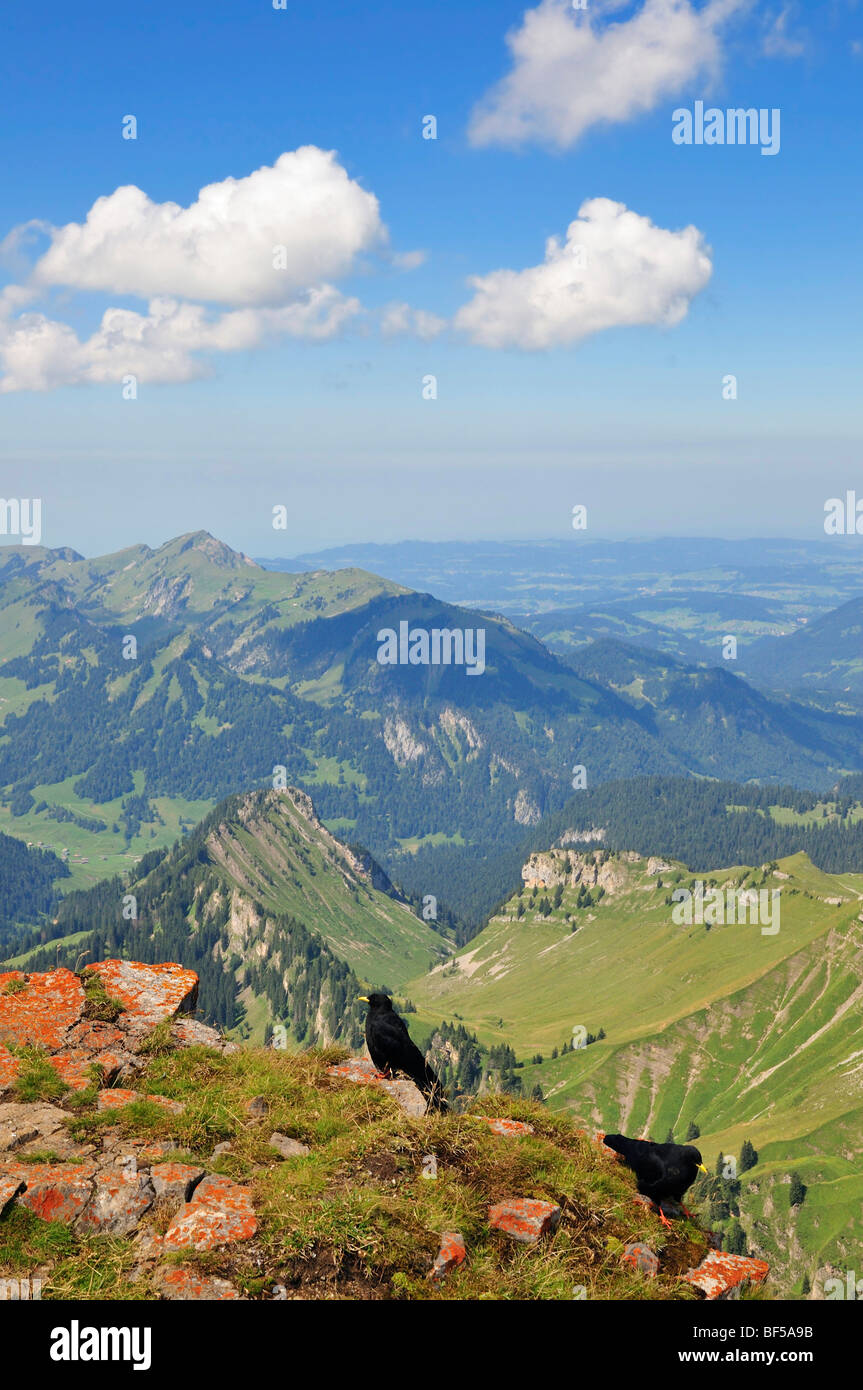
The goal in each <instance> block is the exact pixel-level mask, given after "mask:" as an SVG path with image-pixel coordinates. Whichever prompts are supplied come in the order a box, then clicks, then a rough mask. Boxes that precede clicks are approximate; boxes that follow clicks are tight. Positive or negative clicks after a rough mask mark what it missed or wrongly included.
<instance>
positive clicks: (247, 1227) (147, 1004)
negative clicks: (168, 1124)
mask: <svg viewBox="0 0 863 1390" xmlns="http://www.w3.org/2000/svg"><path fill="white" fill-rule="evenodd" d="M197 996H198V977H197V975H196V974H195V973H194V972H193V971H191V970H186V969H184V968H183V967H182V966H179V965H173V964H168V965H142V964H139V963H137V962H134V961H123V960H108V961H102V962H101V963H100V964H98V965H90V966H88V967H87V969H86V970H84V971H82V973H81V974H80V975H76V974H73V973H72V971H70V970H52V971H48V972H47V973H45V974H25V973H23V972H21V971H8V972H6V973H4V974H0V1217H2V1216H3V1215H4V1213H8V1211H9V1210H10V1209H11V1207H12V1206H13V1204H17V1205H19V1206H21V1207H22V1208H24V1209H25V1210H27V1211H29V1212H31V1213H32V1214H33V1215H35V1216H38V1217H40V1218H41V1219H42V1220H44V1221H53V1222H59V1223H61V1224H62V1225H65V1226H69V1227H73V1228H74V1230H75V1231H76V1232H77V1233H79V1234H80V1235H82V1236H86V1235H110V1236H132V1235H134V1234H135V1233H136V1232H138V1234H139V1237H140V1235H141V1234H142V1233H141V1232H139V1226H140V1223H141V1221H142V1218H143V1217H145V1216H146V1215H147V1214H148V1213H149V1212H151V1211H154V1212H161V1213H163V1214H164V1215H165V1217H166V1218H167V1219H169V1225H168V1227H167V1229H166V1230H165V1233H164V1235H158V1234H156V1232H155V1230H153V1229H152V1228H148V1229H147V1230H146V1232H143V1235H144V1236H145V1239H144V1241H143V1247H142V1253H143V1252H146V1267H147V1268H148V1269H150V1270H152V1268H153V1267H154V1264H155V1262H156V1261H158V1260H159V1259H160V1258H161V1256H162V1253H163V1252H164V1253H165V1254H167V1253H169V1252H173V1251H177V1250H184V1249H193V1250H198V1251H201V1250H215V1249H218V1248H221V1247H223V1246H226V1245H230V1244H233V1243H234V1242H237V1241H245V1240H249V1239H250V1238H251V1237H252V1236H253V1235H254V1234H255V1231H256V1228H257V1220H256V1217H255V1213H254V1210H253V1207H252V1201H251V1196H250V1194H249V1191H248V1189H246V1188H245V1187H243V1186H241V1185H240V1184H239V1183H235V1182H233V1181H232V1180H231V1179H230V1178H226V1177H222V1176H220V1175H216V1174H210V1175H207V1174H206V1173H205V1170H204V1168H203V1167H196V1166H193V1165H191V1164H185V1163H171V1162H164V1161H163V1159H164V1156H165V1154H166V1153H167V1152H169V1147H168V1146H166V1145H164V1144H159V1143H155V1144H154V1143H150V1144H148V1143H147V1142H146V1141H145V1140H142V1139H128V1138H123V1137H122V1136H121V1134H120V1133H119V1132H118V1131H117V1130H116V1129H114V1128H112V1127H111V1124H110V1122H109V1123H108V1127H107V1128H100V1129H97V1130H94V1131H93V1138H92V1139H88V1140H86V1141H84V1142H76V1141H75V1140H74V1139H73V1138H72V1136H71V1132H70V1128H69V1125H68V1121H69V1119H70V1113H69V1112H68V1111H67V1110H64V1109H63V1108H62V1106H63V1093H64V1092H65V1093H66V1094H69V1093H73V1094H74V1093H81V1092H85V1091H87V1090H88V1089H89V1090H90V1092H91V1094H90V1097H89V1104H90V1105H91V1106H92V1108H93V1111H94V1113H96V1114H98V1113H99V1112H103V1113H104V1112H109V1113H110V1112H112V1111H117V1112H118V1113H119V1112H121V1111H122V1110H123V1108H124V1107H126V1106H128V1105H131V1104H133V1103H136V1102H149V1103H151V1104H155V1105H157V1106H159V1107H160V1108H161V1109H162V1110H164V1111H165V1113H166V1114H167V1115H181V1114H182V1113H183V1111H184V1106H183V1105H182V1103H180V1102H179V1101H176V1100H173V1099H171V1098H170V1097H168V1096H162V1095H155V1094H152V1093H147V1092H144V1091H140V1090H136V1089H131V1088H128V1087H126V1086H118V1085H114V1084H113V1083H114V1082H117V1081H126V1080H129V1079H131V1078H133V1077H135V1076H137V1075H138V1074H139V1073H141V1072H142V1071H143V1069H144V1067H145V1065H146V1061H147V1042H148V1039H150V1038H151V1036H152V1035H153V1030H154V1029H156V1028H162V1029H165V1030H166V1032H165V1037H164V1039H163V1040H162V1041H163V1042H166V1043H167V1045H168V1046H172V1047H174V1048H185V1047H191V1046H195V1045H197V1046H202V1045H203V1046H206V1047H210V1048H213V1049H214V1050H216V1051H220V1052H228V1051H236V1050H237V1049H236V1047H235V1045H234V1044H231V1043H226V1042H225V1041H224V1039H223V1038H222V1037H221V1036H220V1035H219V1034H218V1033H217V1032H216V1030H215V1029H213V1028H209V1027H207V1025H205V1024H203V1023H200V1022H198V1021H197V1020H196V1019H193V1018H191V1017H189V1014H190V1011H191V1010H193V1009H194V1008H195V1005H196V1001H197ZM34 1067H38V1068H41V1075H42V1076H43V1077H44V1075H45V1072H46V1069H47V1074H48V1076H49V1077H50V1072H51V1071H53V1072H54V1073H55V1076H56V1082H55V1083H54V1088H55V1089H56V1090H57V1091H58V1092H59V1093H60V1094H59V1098H58V1103H49V1102H48V1101H45V1100H36V1101H27V1100H25V1099H21V1098H20V1095H19V1092H20V1093H22V1094H26V1091H27V1087H28V1085H30V1084H32V1083H33V1078H34V1071H33V1069H34ZM52 1093H53V1092H52ZM83 1099H84V1100H87V1099H88V1098H87V1097H83ZM48 1155H50V1158H51V1161H45V1159H46V1157H47V1156H48ZM157 1274H158V1271H157ZM156 1284H157V1286H158V1287H159V1288H160V1290H161V1297H163V1298H170V1299H182V1298H189V1299H202V1298H218V1299H224V1298H228V1299H230V1298H237V1297H239V1295H238V1294H237V1293H236V1292H235V1291H234V1290H233V1289H231V1287H230V1285H229V1284H227V1283H226V1282H225V1281H224V1280H218V1279H217V1280H207V1279H204V1278H201V1277H199V1275H198V1274H197V1273H196V1272H195V1271H194V1270H191V1271H190V1270H183V1269H182V1268H177V1267H171V1268H170V1269H166V1270H165V1271H164V1277H161V1275H160V1276H159V1277H158V1278H156Z"/></svg>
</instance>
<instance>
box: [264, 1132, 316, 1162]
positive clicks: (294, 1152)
mask: <svg viewBox="0 0 863 1390" xmlns="http://www.w3.org/2000/svg"><path fill="white" fill-rule="evenodd" d="M269 1143H270V1148H271V1149H275V1150H276V1152H277V1153H280V1154H281V1155H282V1158H304V1157H305V1155H306V1154H308V1153H311V1149H310V1148H309V1146H308V1144H301V1143H300V1141H299V1140H298V1139H289V1138H288V1136H287V1134H280V1133H279V1132H278V1130H276V1132H275V1133H274V1134H271V1135H270V1140H269Z"/></svg>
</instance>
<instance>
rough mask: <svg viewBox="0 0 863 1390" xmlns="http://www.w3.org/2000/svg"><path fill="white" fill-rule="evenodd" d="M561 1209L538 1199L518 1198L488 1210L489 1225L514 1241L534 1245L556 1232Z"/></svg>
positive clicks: (497, 1204) (500, 1203) (498, 1203)
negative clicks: (542, 1237) (550, 1233)
mask: <svg viewBox="0 0 863 1390" xmlns="http://www.w3.org/2000/svg"><path fill="white" fill-rule="evenodd" d="M560 1217H561V1209H560V1207H558V1206H555V1205H554V1203H553V1202H543V1201H540V1200H539V1199H538V1198H536V1197H517V1198H515V1199H514V1200H513V1201H509V1202H497V1203H495V1205H494V1206H491V1207H489V1209H488V1223H489V1225H490V1226H491V1227H492V1228H493V1229H494V1230H496V1231H503V1232H504V1233H505V1234H506V1235H508V1236H512V1239H513V1240H519V1241H524V1242H526V1243H532V1242H534V1241H537V1240H539V1239H540V1237H541V1236H544V1235H548V1234H549V1232H551V1231H554V1230H556V1228H557V1225H558V1222H559V1221H560Z"/></svg>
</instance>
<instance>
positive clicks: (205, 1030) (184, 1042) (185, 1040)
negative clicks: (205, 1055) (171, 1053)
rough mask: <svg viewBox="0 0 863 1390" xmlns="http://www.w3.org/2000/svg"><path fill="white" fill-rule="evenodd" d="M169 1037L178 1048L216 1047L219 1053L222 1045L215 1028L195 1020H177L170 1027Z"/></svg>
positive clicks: (219, 1035)
mask: <svg viewBox="0 0 863 1390" xmlns="http://www.w3.org/2000/svg"><path fill="white" fill-rule="evenodd" d="M171 1037H172V1038H173V1039H174V1042H175V1043H176V1044H177V1046H178V1047H217V1048H219V1050H220V1051H221V1049H222V1044H223V1039H222V1036H221V1034H220V1033H217V1032H216V1029H215V1028H211V1027H210V1026H209V1024H207V1023H199V1021H198V1020H197V1019H196V1018H178V1019H177V1020H176V1022H175V1023H174V1024H173V1025H172V1027H171Z"/></svg>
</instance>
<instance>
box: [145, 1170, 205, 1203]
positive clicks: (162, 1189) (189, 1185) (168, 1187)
mask: <svg viewBox="0 0 863 1390" xmlns="http://www.w3.org/2000/svg"><path fill="white" fill-rule="evenodd" d="M203 1176H204V1170H203V1168H194V1167H193V1166H192V1165H191V1164H190V1163H154V1164H153V1167H152V1168H151V1169H150V1181H151V1183H152V1184H153V1190H154V1192H155V1194H156V1199H157V1201H158V1202H159V1203H160V1204H165V1205H167V1204H170V1203H176V1204H177V1205H178V1206H182V1204H183V1203H184V1202H189V1201H191V1198H192V1190H193V1188H194V1187H195V1186H196V1185H197V1184H198V1183H199V1182H200V1181H201V1178H202V1177H203Z"/></svg>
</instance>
